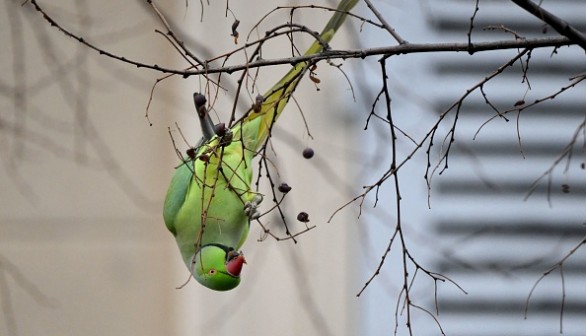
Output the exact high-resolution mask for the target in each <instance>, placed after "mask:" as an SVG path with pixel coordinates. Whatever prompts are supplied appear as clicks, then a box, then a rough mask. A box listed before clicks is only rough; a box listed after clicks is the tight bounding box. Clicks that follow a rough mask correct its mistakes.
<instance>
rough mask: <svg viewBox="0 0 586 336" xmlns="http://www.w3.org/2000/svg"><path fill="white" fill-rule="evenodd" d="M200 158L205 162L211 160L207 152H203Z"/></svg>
mask: <svg viewBox="0 0 586 336" xmlns="http://www.w3.org/2000/svg"><path fill="white" fill-rule="evenodd" d="M198 159H200V160H201V161H203V162H208V161H209V160H210V157H209V156H208V155H207V154H202V155H200V156H199V157H198Z"/></svg>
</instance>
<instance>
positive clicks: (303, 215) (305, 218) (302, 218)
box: [297, 211, 309, 223]
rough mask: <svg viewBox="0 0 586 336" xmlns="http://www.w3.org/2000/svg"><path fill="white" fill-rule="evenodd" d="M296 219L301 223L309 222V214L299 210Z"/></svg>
mask: <svg viewBox="0 0 586 336" xmlns="http://www.w3.org/2000/svg"><path fill="white" fill-rule="evenodd" d="M297 220H298V221H300V222H302V223H307V222H309V215H308V214H307V212H304V211H301V212H300V213H299V214H298V215H297Z"/></svg>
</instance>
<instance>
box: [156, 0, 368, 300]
mask: <svg viewBox="0 0 586 336" xmlns="http://www.w3.org/2000/svg"><path fill="white" fill-rule="evenodd" d="M357 2H358V0H343V1H342V2H341V3H340V4H339V6H338V11H336V12H335V13H334V15H333V16H332V18H331V19H330V21H329V22H328V23H327V25H326V27H325V29H324V31H323V32H322V34H321V35H320V38H321V39H320V40H319V41H315V42H314V43H313V44H312V45H311V46H310V48H309V49H308V50H307V52H306V53H305V54H306V55H311V54H316V53H319V52H321V51H322V50H323V48H324V46H326V45H327V43H328V42H329V41H331V39H332V37H333V36H334V35H335V33H336V31H337V30H338V28H339V27H340V26H341V25H342V23H343V21H344V19H345V17H346V14H347V11H349V10H350V9H351V8H352V7H354V5H355V4H356V3H357ZM310 65H311V64H310V63H309V62H301V63H298V64H296V65H295V66H294V67H293V68H292V69H291V70H290V71H289V72H288V73H287V74H286V75H285V76H284V77H283V78H282V79H281V80H280V81H279V82H278V83H277V84H275V85H274V86H273V88H272V89H271V90H269V91H268V92H267V93H266V94H265V95H264V96H262V97H259V99H258V100H257V103H256V104H255V106H253V107H252V108H251V109H250V110H249V111H248V112H247V113H246V114H245V117H244V118H243V119H242V120H240V121H238V122H237V123H236V124H235V125H234V126H233V127H232V128H231V129H230V130H228V129H225V128H224V129H222V127H218V126H216V130H215V135H213V134H212V131H211V129H212V128H213V125H212V123H211V119H210V118H209V116H208V115H207V111H206V109H205V97H203V96H202V95H199V94H196V95H194V100H195V104H196V108H197V110H198V115H199V117H200V121H201V122H202V130H203V133H204V141H203V142H202V144H201V146H199V147H198V149H197V150H196V152H195V153H191V154H192V155H190V158H188V159H186V160H185V161H184V162H183V163H182V164H181V165H180V166H179V167H178V168H177V170H176V171H175V175H174V176H173V179H172V180H171V184H170V186H169V189H168V191H167V196H166V199H165V204H164V209H163V218H164V220H165V224H166V226H167V229H168V230H169V231H170V232H171V233H172V234H173V235H174V237H175V239H176V241H177V245H178V246H179V251H180V252H181V256H182V258H183V261H184V263H185V265H186V266H187V268H188V269H189V271H190V272H191V274H192V275H193V277H194V278H195V279H196V280H197V281H198V282H199V283H201V284H202V285H204V286H206V287H208V288H210V289H214V290H229V289H232V288H234V287H236V286H237V285H238V284H239V283H240V272H241V269H242V265H243V264H244V263H245V260H244V256H243V255H242V254H241V253H240V252H238V250H239V249H240V247H241V246H242V245H243V244H244V242H245V240H246V237H247V236H248V231H249V226H250V219H251V218H252V219H254V218H255V216H256V214H257V212H256V205H258V203H260V200H261V199H262V198H261V197H259V195H258V194H257V193H255V192H254V191H253V190H252V188H251V184H252V176H253V172H252V159H253V156H254V155H255V154H256V153H257V151H258V150H259V149H260V148H261V147H262V146H263V144H264V143H265V141H266V139H267V137H268V136H269V134H270V130H271V128H272V126H273V124H274V123H275V122H276V121H277V119H278V117H279V116H280V114H281V113H282V111H283V109H284V108H285V106H286V105H287V102H288V101H289V99H290V97H291V94H292V93H293V92H294V91H295V88H296V87H297V85H298V83H299V81H300V79H301V78H302V77H303V75H304V74H305V72H306V71H307V70H308V67H309V66H310Z"/></svg>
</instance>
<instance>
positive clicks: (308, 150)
mask: <svg viewBox="0 0 586 336" xmlns="http://www.w3.org/2000/svg"><path fill="white" fill-rule="evenodd" d="M313 154H314V152H313V149H311V148H310V147H307V148H305V149H304V150H303V157H304V158H306V159H311V158H312V157H313Z"/></svg>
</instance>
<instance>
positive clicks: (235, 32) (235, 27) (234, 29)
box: [231, 20, 240, 44]
mask: <svg viewBox="0 0 586 336" xmlns="http://www.w3.org/2000/svg"><path fill="white" fill-rule="evenodd" d="M239 24H240V20H235V21H234V23H232V35H231V36H233V37H234V44H238V36H240V34H239V33H238V25H239Z"/></svg>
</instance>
